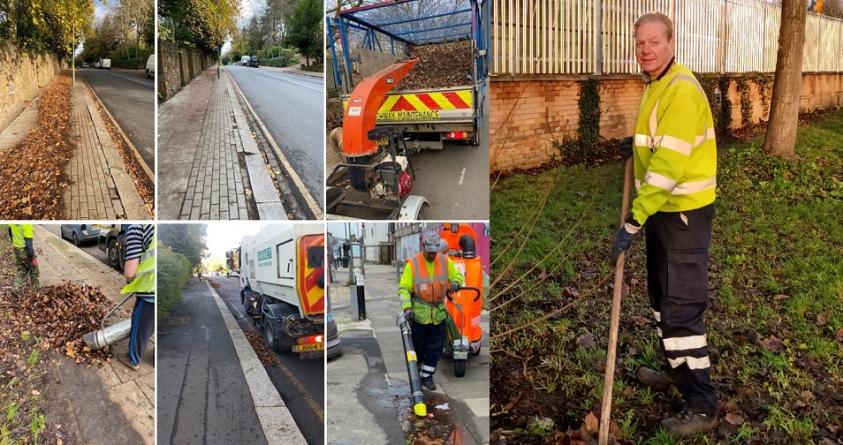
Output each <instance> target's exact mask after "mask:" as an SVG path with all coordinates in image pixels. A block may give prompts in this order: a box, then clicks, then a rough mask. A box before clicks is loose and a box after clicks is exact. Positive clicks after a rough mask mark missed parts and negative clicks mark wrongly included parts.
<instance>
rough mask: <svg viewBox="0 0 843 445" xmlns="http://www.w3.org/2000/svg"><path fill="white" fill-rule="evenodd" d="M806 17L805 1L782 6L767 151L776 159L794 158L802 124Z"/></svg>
mask: <svg viewBox="0 0 843 445" xmlns="http://www.w3.org/2000/svg"><path fill="white" fill-rule="evenodd" d="M805 16H806V9H805V3H804V1H803V0H784V1H783V2H782V18H781V27H780V28H779V51H778V56H777V58H776V76H775V78H774V80H773V96H772V98H771V99H770V119H769V122H768V123H767V134H766V136H765V138H764V151H766V152H767V153H769V154H771V155H773V156H779V157H791V156H793V155H794V147H795V146H796V128H797V126H798V124H799V92H800V90H801V88H802V53H803V48H804V45H805Z"/></svg>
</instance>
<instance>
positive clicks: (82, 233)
mask: <svg viewBox="0 0 843 445" xmlns="http://www.w3.org/2000/svg"><path fill="white" fill-rule="evenodd" d="M99 236H100V230H99V228H97V227H95V226H93V225H90V224H62V225H61V237H62V238H63V239H68V240H71V241H73V244H75V245H77V246H78V245H79V244H81V243H86V242H88V241H95V240H96V239H97V238H99Z"/></svg>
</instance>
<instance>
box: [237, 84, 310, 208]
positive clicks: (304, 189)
mask: <svg viewBox="0 0 843 445" xmlns="http://www.w3.org/2000/svg"><path fill="white" fill-rule="evenodd" d="M226 74H228V73H227V72H226ZM229 76H230V75H229ZM230 79H231V84H232V85H234V88H235V89H236V90H237V93H238V95H239V96H240V97H242V98H243V103H245V104H246V107H247V108H248V109H249V112H250V113H251V114H252V117H254V118H255V122H256V123H257V124H258V127H259V128H260V131H261V133H263V135H264V137H265V138H266V140H267V142H269V145H270V146H271V147H272V150H273V151H274V152H275V155H276V156H278V160H279V161H280V162H281V164H283V165H284V170H286V171H287V173H288V174H289V176H290V179H292V181H293V184H294V185H295V186H296V189H298V190H299V193H301V196H302V198H304V200H305V204H307V207H308V209H310V212H311V213H312V214H313V219H322V217H323V215H322V209H321V208H320V207H319V204H318V203H317V202H316V200H315V199H313V196H312V195H311V194H310V191H309V190H307V187H306V186H305V185H304V181H302V179H301V177H299V174H298V173H297V172H296V170H295V169H293V165H292V164H290V161H288V160H287V157H286V156H285V155H284V153H283V152H282V151H281V147H280V146H279V145H278V143H276V142H275V139H273V138H272V134H270V133H269V130H268V129H267V128H266V126H265V125H264V124H263V122H262V121H261V120H260V117H258V114H257V113H256V112H255V109H254V108H252V104H250V103H249V101H248V100H247V99H246V95H245V94H243V91H242V90H240V86H239V85H237V81H235V80H234V78H233V77H230Z"/></svg>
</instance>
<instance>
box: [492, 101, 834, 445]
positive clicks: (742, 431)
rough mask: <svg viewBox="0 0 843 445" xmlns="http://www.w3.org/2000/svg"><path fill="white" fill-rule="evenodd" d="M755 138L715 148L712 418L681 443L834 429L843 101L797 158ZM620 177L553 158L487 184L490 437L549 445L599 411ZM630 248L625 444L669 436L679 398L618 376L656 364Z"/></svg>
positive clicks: (796, 439)
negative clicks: (667, 419)
mask: <svg viewBox="0 0 843 445" xmlns="http://www.w3.org/2000/svg"><path fill="white" fill-rule="evenodd" d="M762 143H763V135H761V136H755V137H752V138H750V139H748V140H746V141H738V142H731V143H727V144H721V145H720V146H719V162H718V164H719V171H718V190H717V193H718V200H717V203H716V207H717V209H716V210H717V216H716V218H715V221H714V234H713V240H712V245H711V265H710V278H709V287H710V291H709V297H710V305H709V310H708V312H707V317H706V320H707V324H708V338H709V344H710V346H711V358H712V366H713V368H712V374H713V378H714V380H715V385H716V386H717V388H718V390H719V392H720V395H721V413H720V422H719V425H718V428H717V429H716V430H715V431H714V432H712V433H710V434H707V435H700V436H699V437H696V438H694V439H693V440H691V441H687V442H683V443H759V444H760V443H765V444H767V443H781V444H785V443H787V444H790V443H819V442H820V441H821V440H822V439H823V438H826V437H828V438H841V437H843V261H841V258H843V222H841V221H843V110H837V111H834V112H828V113H825V114H823V115H819V116H814V117H811V118H808V119H805V121H804V122H803V123H802V124H801V125H800V129H799V136H798V140H797V148H796V152H797V155H798V156H799V159H798V160H795V161H788V160H780V159H774V158H770V157H768V156H766V155H765V154H764V153H763V152H762V151H761V149H760V146H761V144H762ZM622 179H623V165H622V164H621V163H613V164H609V165H603V166H599V167H583V166H574V167H558V168H554V169H550V170H547V171H544V172H541V173H537V174H522V175H516V176H513V177H509V178H506V179H504V180H501V181H500V182H499V183H498V184H497V185H496V187H495V189H494V190H493V193H492V196H491V209H492V210H491V219H492V222H493V223H492V230H493V235H494V239H493V241H492V260H493V268H492V279H493V282H495V284H494V285H493V291H492V295H491V304H490V307H491V308H492V309H491V317H492V323H491V324H492V326H493V331H492V337H491V340H492V341H491V346H492V357H493V361H492V369H491V376H490V385H491V387H492V388H495V390H494V391H492V392H491V416H492V421H491V429H492V430H493V435H492V437H493V438H496V437H503V438H506V440H507V441H509V442H521V443H553V442H554V440H555V436H557V437H558V436H559V435H560V433H565V432H566V431H573V430H578V429H580V426H581V424H582V423H583V420H584V419H585V418H586V416H587V415H588V414H589V413H590V412H592V413H594V414H595V415H598V416H599V409H600V398H601V394H602V384H603V363H604V362H605V348H606V343H607V341H608V327H609V312H610V305H611V295H612V291H611V289H610V284H611V282H612V276H611V274H612V270H611V267H610V266H611V265H610V259H609V251H610V246H611V237H612V234H613V233H614V228H615V227H616V226H617V225H618V220H619V213H620V202H621V185H622ZM534 218H535V219H534ZM643 250H644V247H643V240H642V239H639V240H636V242H635V244H633V247H632V250H631V252H630V254H629V255H628V259H627V263H626V264H627V267H626V276H625V282H626V284H627V285H628V287H629V294H628V296H627V297H625V299H624V304H623V311H622V315H621V329H620V336H619V343H618V354H619V356H618V363H617V365H616V369H617V374H616V377H615V378H616V380H615V385H614V394H613V396H614V403H613V412H612V414H613V416H612V418H613V419H614V420H615V421H616V422H617V426H618V430H619V433H620V436H621V437H622V438H623V439H626V440H628V441H629V443H651V444H671V443H679V442H674V440H673V439H671V438H670V437H668V436H667V435H666V434H665V433H664V432H663V431H661V430H660V429H659V427H658V422H659V420H660V418H661V417H662V416H664V415H665V414H667V413H668V412H669V409H670V402H671V401H672V400H674V399H675V398H676V397H677V396H678V394H677V393H675V392H674V393H671V394H663V393H658V392H654V391H651V390H649V389H647V388H645V387H643V386H641V385H639V384H638V383H637V382H636V381H635V379H634V378H633V377H632V376H633V373H634V371H635V370H636V369H637V368H638V367H639V366H641V365H648V366H651V367H659V366H660V364H661V361H662V355H661V351H660V347H659V345H658V341H657V337H656V332H655V327H654V324H653V321H652V320H651V318H652V315H651V312H650V310H649V306H648V303H647V294H646V287H645V282H646V273H645V257H644V252H643ZM566 305H568V307H567V308H565V309H564V310H562V311H560V312H559V313H558V314H556V315H553V316H551V317H547V318H546V319H544V320H541V321H540V322H538V323H535V324H533V325H528V326H526V327H523V326H524V325H526V324H527V323H529V322H531V321H535V320H537V319H539V318H540V317H543V316H547V315H548V314H549V313H551V312H553V311H556V310H558V309H560V308H563V307H566ZM522 327H523V328H522ZM512 329H519V330H515V331H512V332H511V333H506V332H507V331H510V330H512ZM589 334H590V335H593V336H594V339H595V340H596V347H591V345H589V344H587V343H588V338H587V337H584V336H587V335H589ZM578 338H579V339H580V343H583V346H577V339H578Z"/></svg>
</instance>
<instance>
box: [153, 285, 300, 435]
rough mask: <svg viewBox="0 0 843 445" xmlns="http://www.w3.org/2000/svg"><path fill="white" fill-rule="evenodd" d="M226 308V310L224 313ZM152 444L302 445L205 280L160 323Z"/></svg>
mask: <svg viewBox="0 0 843 445" xmlns="http://www.w3.org/2000/svg"><path fill="white" fill-rule="evenodd" d="M223 311H224V312H223ZM158 332H159V339H160V340H159V341H160V349H159V350H158V359H159V361H160V362H159V372H158V376H159V378H158V419H159V421H158V433H157V435H158V444H159V445H164V444H170V443H172V444H222V443H248V444H258V445H259V444H267V443H268V444H282V443H283V444H303V443H305V441H304V439H303V438H302V436H301V433H300V432H299V430H298V428H297V427H296V426H295V422H294V421H293V419H292V417H291V416H290V413H289V411H288V409H287V408H286V406H285V405H284V403H283V401H282V400H281V396H280V395H279V394H278V392H277V390H276V389H275V387H274V386H273V385H272V383H271V382H270V380H269V377H268V376H267V375H266V371H264V368H263V366H262V365H261V364H260V362H259V361H258V358H257V356H256V355H255V353H254V351H253V350H252V348H251V345H250V344H249V342H248V340H247V339H246V337H245V335H244V334H243V332H242V331H241V330H240V327H239V326H238V324H237V322H236V321H235V320H234V318H233V317H232V316H231V314H230V313H229V311H228V308H227V307H226V306H225V303H224V302H223V301H222V299H221V298H220V297H219V296H218V295H217V294H216V292H215V291H213V290H212V289H211V287H210V286H209V285H208V282H207V281H204V280H197V279H193V280H192V281H191V282H190V283H189V284H188V285H187V287H185V288H184V289H183V290H182V298H181V302H180V303H179V305H178V306H177V307H176V309H175V310H174V311H173V312H172V313H171V315H170V317H169V318H168V320H167V321H166V322H165V323H164V324H162V326H160V327H159V331H158Z"/></svg>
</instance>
